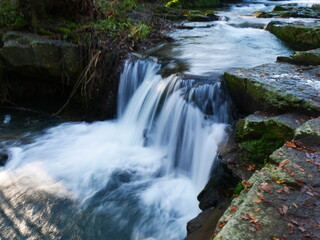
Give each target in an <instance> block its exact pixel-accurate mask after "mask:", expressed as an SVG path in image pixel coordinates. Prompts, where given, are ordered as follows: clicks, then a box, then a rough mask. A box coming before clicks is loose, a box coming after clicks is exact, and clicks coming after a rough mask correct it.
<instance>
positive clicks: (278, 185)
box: [213, 119, 320, 240]
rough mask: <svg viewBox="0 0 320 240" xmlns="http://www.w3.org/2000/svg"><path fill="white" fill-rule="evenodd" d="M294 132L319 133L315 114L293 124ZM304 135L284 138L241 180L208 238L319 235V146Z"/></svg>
mask: <svg viewBox="0 0 320 240" xmlns="http://www.w3.org/2000/svg"><path fill="white" fill-rule="evenodd" d="M303 129H305V130H303ZM300 132H304V134H305V136H311V135H312V136H314V133H316V135H318V136H319V133H320V131H319V119H313V120H309V121H307V122H306V123H305V124H303V125H302V126H301V127H300V128H298V129H297V130H296V132H295V136H296V138H298V136H300ZM305 139H309V140H310V138H308V137H305V138H304V139H302V138H300V139H299V140H300V141H297V140H292V141H290V142H286V144H285V145H284V146H282V147H281V148H280V149H278V150H277V151H275V152H274V153H273V154H272V155H271V156H270V159H271V160H272V162H271V163H269V164H267V165H266V166H265V167H264V168H262V169H261V171H260V172H257V173H255V174H254V175H253V176H252V177H251V178H250V180H249V181H248V182H246V183H245V190H243V191H242V192H241V194H240V196H239V197H238V198H235V199H234V200H233V201H232V202H231V206H230V207H229V209H228V210H227V211H226V212H225V213H224V215H223V216H222V218H221V219H220V220H219V223H218V226H217V227H216V233H215V237H214V238H213V239H214V240H218V239H219V240H233V239H234V240H238V239H243V240H251V239H281V238H285V239H304V238H306V237H309V238H313V239H316V238H319V236H320V229H319V228H318V227H316V226H318V225H319V216H320V210H319V209H320V202H319V200H318V198H319V185H320V178H319V177H318V174H319V165H320V155H319V151H320V148H319V142H318V141H309V140H308V141H305ZM306 216H308V217H307V218H306Z"/></svg>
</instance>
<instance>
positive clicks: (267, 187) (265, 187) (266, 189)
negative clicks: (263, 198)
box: [258, 182, 273, 193]
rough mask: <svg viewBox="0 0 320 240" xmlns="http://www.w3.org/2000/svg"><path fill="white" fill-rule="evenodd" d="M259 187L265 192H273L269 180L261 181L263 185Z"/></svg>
mask: <svg viewBox="0 0 320 240" xmlns="http://www.w3.org/2000/svg"><path fill="white" fill-rule="evenodd" d="M258 188H259V189H260V190H261V191H263V192H267V193H273V191H272V189H271V185H270V184H269V183H267V182H263V183H261V185H260V186H259V187H258Z"/></svg>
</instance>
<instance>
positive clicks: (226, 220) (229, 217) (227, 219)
mask: <svg viewBox="0 0 320 240" xmlns="http://www.w3.org/2000/svg"><path fill="white" fill-rule="evenodd" d="M231 218H232V215H231V214H230V215H229V216H228V217H226V219H225V220H224V221H225V222H229V220H230V219H231Z"/></svg>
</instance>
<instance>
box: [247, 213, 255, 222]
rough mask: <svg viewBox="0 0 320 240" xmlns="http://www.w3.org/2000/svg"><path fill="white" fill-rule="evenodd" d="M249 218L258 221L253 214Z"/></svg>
mask: <svg viewBox="0 0 320 240" xmlns="http://www.w3.org/2000/svg"><path fill="white" fill-rule="evenodd" d="M248 217H249V218H250V219H251V220H256V219H257V218H256V217H255V216H254V215H253V214H252V213H248Z"/></svg>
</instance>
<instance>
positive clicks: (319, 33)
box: [266, 21, 320, 50]
mask: <svg viewBox="0 0 320 240" xmlns="http://www.w3.org/2000/svg"><path fill="white" fill-rule="evenodd" d="M266 30H268V31H270V32H271V33H272V34H274V35H275V36H277V37H278V38H279V39H281V40H282V41H284V42H285V43H286V44H288V45H289V46H290V47H292V48H293V49H295V50H309V49H314V48H319V47H320V22H317V21H315V22H309V23H302V22H294V23H283V22H274V21H272V22H270V23H269V24H268V25H267V27H266Z"/></svg>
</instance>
